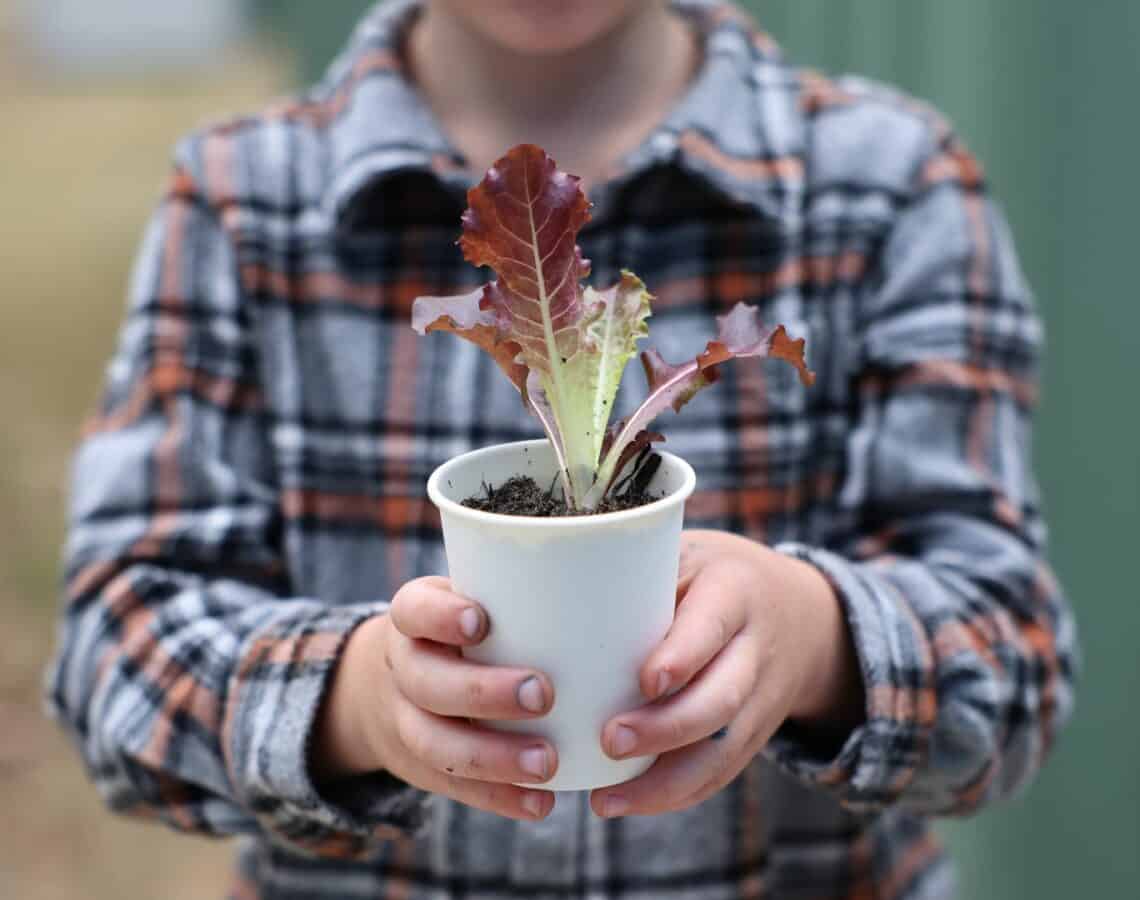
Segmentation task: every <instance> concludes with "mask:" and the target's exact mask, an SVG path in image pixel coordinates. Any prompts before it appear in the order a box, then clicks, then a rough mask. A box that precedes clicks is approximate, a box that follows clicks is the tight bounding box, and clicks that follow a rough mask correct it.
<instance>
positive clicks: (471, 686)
mask: <svg viewBox="0 0 1140 900" xmlns="http://www.w3.org/2000/svg"><path fill="white" fill-rule="evenodd" d="M463 699H464V702H465V704H466V708H467V709H468V710H469V711H470V712H472V713H480V712H483V710H484V707H485V706H486V704H487V689H486V686H485V685H484V684H483V682H482V681H481V680H480V679H479V678H471V679H469V680H468V681H467V683H466V684H465V685H464V686H463Z"/></svg>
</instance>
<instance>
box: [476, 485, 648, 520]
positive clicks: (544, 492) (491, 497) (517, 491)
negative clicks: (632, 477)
mask: <svg viewBox="0 0 1140 900" xmlns="http://www.w3.org/2000/svg"><path fill="white" fill-rule="evenodd" d="M660 499H661V495H659V494H653V493H650V492H649V491H647V490H645V489H644V488H642V487H640V486H638V485H631V486H630V488H629V489H628V490H626V491H625V492H623V493H621V494H617V495H616V496H613V497H607V498H606V499H605V500H603V501H602V502H601V503H600V504H599V505H598V508H597V509H594V510H580V509H571V508H570V507H568V506H567V505H566V501H565V500H564V499H563V497H562V492H561V491H559V490H558V489H557V487H556V486H551V487H549V488H546V487H541V486H540V485H539V484H538V482H536V481H535V480H534V479H533V478H531V477H530V476H529V475H516V476H514V477H513V478H510V479H508V480H507V481H505V482H503V483H502V484H501V485H499V486H498V487H492V486H491V485H489V484H485V485H483V493H482V494H478V495H476V496H473V497H468V498H467V499H466V500H464V501H463V505H464V506H466V507H467V508H468V509H477V510H479V511H480V512H490V513H500V514H502V515H507V516H538V517H539V518H552V517H556V516H585V515H594V514H597V513H609V512H619V511H621V510H623V509H636V508H637V507H639V506H644V505H645V504H647V503H652V502H653V501H654V500H660Z"/></svg>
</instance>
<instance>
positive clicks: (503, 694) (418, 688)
mask: <svg viewBox="0 0 1140 900" xmlns="http://www.w3.org/2000/svg"><path fill="white" fill-rule="evenodd" d="M390 653H391V655H392V674H393V677H394V678H395V681H396V686H397V687H398V688H399V690H400V693H401V694H403V695H404V696H405V697H406V698H407V699H408V700H410V701H411V702H412V703H414V704H416V706H419V707H422V708H423V709H426V710H428V711H429V712H433V713H437V714H438V715H441V716H463V717H466V718H471V719H534V718H537V717H539V716H542V715H545V714H546V713H547V712H549V711H550V708H551V707H552V706H553V705H554V687H553V686H552V685H551V683H550V679H549V678H548V677H547V676H546V675H544V674H543V673H542V672H536V671H534V670H533V669H524V668H516V667H510V666H489V665H485V664H483V663H477V662H474V661H472V660H468V659H464V658H463V657H461V656H457V655H456V654H455V653H453V652H452V651H451V649H450V648H448V647H444V646H441V645H440V644H435V643H432V642H431V641H423V640H416V641H412V640H408V639H407V638H403V639H401V638H400V637H399V636H397V637H396V638H395V639H394V640H393V641H392V646H391V650H390Z"/></svg>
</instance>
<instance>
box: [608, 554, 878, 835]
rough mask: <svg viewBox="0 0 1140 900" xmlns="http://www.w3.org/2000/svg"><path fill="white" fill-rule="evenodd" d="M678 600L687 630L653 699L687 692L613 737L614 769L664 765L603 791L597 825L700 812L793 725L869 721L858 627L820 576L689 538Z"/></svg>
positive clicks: (625, 724) (638, 714)
mask: <svg viewBox="0 0 1140 900" xmlns="http://www.w3.org/2000/svg"><path fill="white" fill-rule="evenodd" d="M677 596H678V606H677V616H676V620H675V621H674V623H673V626H672V627H671V628H670V630H669V633H668V635H666V637H665V640H664V641H662V643H661V644H660V645H659V646H658V647H657V648H656V649H655V650H654V652H653V653H652V654H651V655H650V657H649V659H648V660H647V661H646V663H645V665H644V666H643V667H642V670H641V686H642V692H643V693H644V694H645V695H646V696H647V697H649V698H651V699H654V698H658V697H660V696H662V695H665V694H672V692H674V691H676V692H677V693H675V694H673V695H672V696H667V697H666V698H665V699H663V700H661V701H660V702H657V703H653V704H650V705H649V706H646V707H643V708H641V709H639V710H635V711H632V712H628V713H623V714H621V715H619V716H616V717H615V718H614V719H612V720H610V721H609V722H608V723H607V724H606V727H605V729H604V731H603V734H602V746H603V748H604V749H605V751H606V753H608V754H609V755H610V756H612V757H614V758H624V757H627V756H640V755H646V754H650V753H659V754H661V756H660V757H659V759H658V760H657V762H656V763H654V765H653V766H652V767H651V768H650V769H649V771H647V772H646V773H645V774H644V775H641V776H640V777H638V778H635V779H633V780H632V781H629V782H626V783H625V784H622V785H617V786H614V787H611V788H603V789H600V790H596V791H594V792H593V793H592V794H591V797H590V801H591V804H592V806H593V809H594V811H595V812H596V813H597V814H598V815H603V816H605V815H609V816H615V815H629V814H640V815H650V814H656V813H664V812H670V811H674V810H681V809H687V808H688V807H690V806H695V805H696V804H698V803H700V802H701V801H702V800H705V799H706V798H708V797H709V796H711V795H712V794H714V793H716V792H717V791H719V790H720V789H721V788H723V787H724V786H725V785H727V784H728V783H729V782H730V781H731V780H732V779H733V778H735V777H736V776H737V775H738V774H739V773H740V771H741V770H742V769H743V768H744V767H745V766H747V765H748V763H749V762H750V761H751V760H752V758H753V757H754V756H755V755H756V754H757V753H758V752H759V751H760V750H762V749H763V747H764V745H765V744H766V743H767V742H768V739H769V738H770V737H771V736H772V734H773V733H774V732H775V731H776V729H777V728H779V727H780V725H781V724H782V723H783V722H784V721H785V720H786V719H788V718H793V719H796V720H802V721H803V722H805V723H810V724H818V725H821V726H831V727H850V726H852V725H854V724H855V723H857V722H858V720H859V718H860V716H861V715H862V703H861V694H862V681H861V679H860V677H859V672H858V665H857V662H856V659H855V653H854V648H853V646H852V644H851V638H850V635H849V632H848V630H847V624H846V621H845V619H844V617H843V612H842V610H841V608H840V604H839V600H838V598H837V597H836V596H835V594H834V592H833V591H832V589H831V586H830V584H829V583H828V582H827V580H826V579H825V578H824V577H823V576H822V575H821V574H820V573H819V572H818V571H817V570H816V569H815V568H814V567H812V566H810V565H808V564H807V563H804V562H801V561H799V560H796V559H793V558H791V557H788V556H785V555H784V554H780V553H776V552H775V551H773V550H769V549H768V548H767V547H764V546H763V545H761V544H757V543H754V542H752V541H749V540H746V539H744V538H741V537H737V536H735V535H731V534H727V533H723V532H716V531H705V532H686V533H685V535H684V541H683V543H682V556H681V575H680V581H679V584H678V587H677ZM710 738H711V739H710Z"/></svg>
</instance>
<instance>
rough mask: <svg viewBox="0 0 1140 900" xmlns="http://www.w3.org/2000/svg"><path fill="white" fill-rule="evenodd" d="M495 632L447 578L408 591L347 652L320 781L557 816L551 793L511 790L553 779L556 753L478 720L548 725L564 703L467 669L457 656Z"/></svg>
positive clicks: (336, 684)
mask: <svg viewBox="0 0 1140 900" xmlns="http://www.w3.org/2000/svg"><path fill="white" fill-rule="evenodd" d="M489 624H490V623H489V621H488V617H487V614H486V612H485V611H484V610H483V609H482V608H481V607H480V606H479V605H478V604H476V603H473V602H472V601H470V600H468V599H466V598H464V597H461V596H459V595H458V594H455V593H453V592H452V590H451V583H450V582H449V581H448V580H447V579H446V578H439V577H432V578H421V579H417V580H416V581H410V582H408V583H407V584H405V585H404V586H403V587H402V588H401V589H400V590H399V592H398V593H397V594H396V596H395V598H394V599H393V601H392V606H391V609H390V611H389V613H388V614H387V615H382V616H377V617H375V618H373V619H369V620H368V621H367V622H365V623H363V624H362V625H360V626H359V627H358V628H357V629H356V630H355V631H354V632H353V633H352V635H351V637H350V638H349V640H348V642H347V643H346V645H345V647H344V650H343V652H342V654H341V657H340V660H339V662H338V664H337V669H336V672H335V673H334V675H333V680H332V685H331V687H330V688H329V693H328V696H327V697H326V699H325V702H324V705H323V706H322V708H321V713H320V716H319V719H318V723H317V728H316V734H315V738H314V746H313V755H312V758H311V760H310V765H311V767H312V769H313V772H314V775H315V777H317V778H318V779H329V778H335V777H338V776H345V775H355V774H362V773H365V772H373V771H377V770H379V769H386V770H388V771H389V772H391V773H392V774H393V775H395V776H396V777H398V778H400V779H402V780H403V781H405V782H407V783H408V784H411V785H414V786H415V787H418V788H421V789H423V790H426V791H431V792H433V793H437V794H444V795H446V796H448V797H451V798H452V799H454V800H458V801H459V802H461V803H465V804H467V805H468V806H474V807H477V808H479V809H483V810H487V811H489V812H493V813H498V814H499V815H502V816H507V817H510V818H514V819H526V820H535V819H542V818H544V817H546V816H547V815H549V814H550V811H551V810H552V809H553V808H554V794H553V793H551V792H550V791H542V790H528V789H525V788H520V787H516V786H515V785H514V784H512V783H511V782H515V781H525V782H534V783H536V784H540V783H542V782H544V781H547V780H549V779H550V778H551V777H552V776H553V775H554V771H555V769H556V768H557V766H558V756H557V753H556V751H555V750H554V747H552V746H551V745H550V743H549V742H548V741H546V740H544V739H542V738H536V737H534V736H531V735H524V734H513V733H507V732H503V731H496V730H493V729H491V728H488V727H486V726H484V725H480V724H479V720H481V719H536V718H539V717H540V716H542V715H544V714H545V713H547V712H548V711H549V710H550V708H551V706H552V705H553V704H554V689H553V686H552V685H551V683H550V679H549V678H548V677H547V676H546V675H545V674H543V673H541V672H537V671H533V670H530V669H523V668H506V667H499V666H488V665H483V664H480V663H476V662H474V661H472V660H467V659H464V658H463V657H462V656H461V655H460V651H459V648H460V647H462V646H471V645H474V644H478V643H479V642H480V641H482V640H483V638H484V637H485V636H486V634H487V630H488V628H489ZM465 626H466V629H465ZM468 719H471V720H473V721H468Z"/></svg>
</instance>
